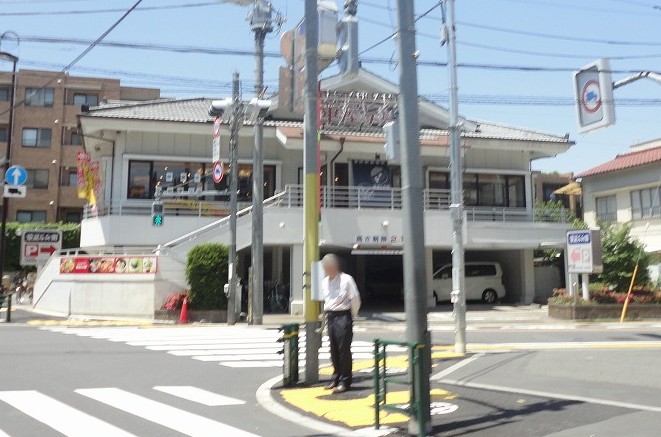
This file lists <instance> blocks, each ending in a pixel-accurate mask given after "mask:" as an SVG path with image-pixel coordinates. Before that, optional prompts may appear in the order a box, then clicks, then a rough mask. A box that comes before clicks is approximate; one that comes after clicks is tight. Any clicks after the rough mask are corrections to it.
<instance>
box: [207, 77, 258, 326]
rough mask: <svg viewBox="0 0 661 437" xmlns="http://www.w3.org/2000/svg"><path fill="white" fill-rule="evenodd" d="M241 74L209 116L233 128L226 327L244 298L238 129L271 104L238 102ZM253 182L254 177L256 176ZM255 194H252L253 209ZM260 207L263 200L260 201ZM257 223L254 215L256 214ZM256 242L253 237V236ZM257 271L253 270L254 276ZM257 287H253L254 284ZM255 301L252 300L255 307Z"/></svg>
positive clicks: (212, 104)
mask: <svg viewBox="0 0 661 437" xmlns="http://www.w3.org/2000/svg"><path fill="white" fill-rule="evenodd" d="M239 96H240V95H239V73H237V72H235V73H234V76H233V80H232V97H228V98H225V99H222V100H214V101H213V102H211V107H210V108H209V115H211V116H213V117H221V121H222V122H225V123H229V125H230V168H231V172H230V251H229V252H230V253H229V262H228V264H229V265H228V268H229V269H228V275H227V276H228V285H229V287H228V293H227V324H229V325H234V324H235V323H236V321H237V314H238V313H239V312H240V310H241V295H240V293H239V287H238V277H237V274H236V265H237V257H236V213H237V209H238V180H239V179H238V178H239V171H238V159H239V153H238V142H239V129H240V128H241V126H242V125H243V123H244V122H245V121H246V120H247V121H251V122H254V123H255V125H257V123H259V122H260V120H263V119H264V116H265V115H266V113H267V112H268V110H269V108H270V107H271V101H270V100H261V99H258V98H253V99H251V100H250V101H249V102H243V101H241V100H240V98H239ZM253 178H254V176H253ZM254 200H255V193H253V205H254ZM259 203H260V205H261V200H260V202H259ZM253 219H254V211H253ZM253 239H254V235H253ZM254 271H255V269H254V268H253V272H254ZM253 286H254V284H253ZM254 301H255V299H254V298H253V304H254Z"/></svg>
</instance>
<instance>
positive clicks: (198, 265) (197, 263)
mask: <svg viewBox="0 0 661 437" xmlns="http://www.w3.org/2000/svg"><path fill="white" fill-rule="evenodd" d="M227 261H228V249H227V247H226V246H224V245H222V244H217V243H209V244H201V245H199V246H195V247H194V248H193V249H191V251H190V252H188V259H187V261H186V280H187V281H188V284H189V285H190V304H191V308H193V309H198V310H224V309H227V297H226V296H225V292H224V291H223V286H224V285H225V284H226V283H227V270H228V267H227Z"/></svg>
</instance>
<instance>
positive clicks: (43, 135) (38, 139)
mask: <svg viewBox="0 0 661 437" xmlns="http://www.w3.org/2000/svg"><path fill="white" fill-rule="evenodd" d="M51 135H52V131H51V130H50V129H36V128H31V127H26V128H24V129H23V147H39V148H49V147H50V142H51Z"/></svg>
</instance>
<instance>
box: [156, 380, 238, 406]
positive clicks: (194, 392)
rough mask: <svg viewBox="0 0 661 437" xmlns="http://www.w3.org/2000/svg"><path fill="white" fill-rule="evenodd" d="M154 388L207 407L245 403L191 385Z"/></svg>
mask: <svg viewBox="0 0 661 437" xmlns="http://www.w3.org/2000/svg"><path fill="white" fill-rule="evenodd" d="M154 390H157V391H160V392H163V393H167V394H170V395H172V396H176V397H178V398H182V399H186V400H188V401H192V402H197V403H198V404H202V405H206V406H207V407H222V406H226V405H244V404H245V401H242V400H239V399H234V398H230V397H229V396H223V395H219V394H217V393H213V392H210V391H207V390H203V389H201V388H197V387H191V386H190V385H182V386H163V385H160V386H156V387H154Z"/></svg>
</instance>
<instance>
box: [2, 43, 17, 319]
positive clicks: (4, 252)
mask: <svg viewBox="0 0 661 437" xmlns="http://www.w3.org/2000/svg"><path fill="white" fill-rule="evenodd" d="M0 54H1V55H2V56H3V57H5V58H8V59H10V60H11V61H12V64H13V65H12V70H11V89H10V90H9V117H8V118H9V119H8V120H7V150H6V152H5V165H4V172H3V173H6V172H7V169H9V166H10V165H11V163H10V161H11V143H12V141H11V139H12V135H13V134H12V128H13V127H14V96H15V94H16V64H17V63H18V58H17V57H16V56H14V55H11V54H9V53H0ZM8 213H9V199H8V198H4V199H2V225H1V226H0V280H2V276H3V275H4V274H5V260H6V258H7V256H6V255H7V214H8ZM10 299H11V297H10ZM7 311H9V310H7ZM8 317H9V316H8Z"/></svg>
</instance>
